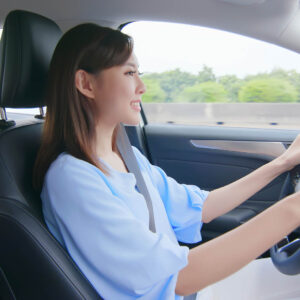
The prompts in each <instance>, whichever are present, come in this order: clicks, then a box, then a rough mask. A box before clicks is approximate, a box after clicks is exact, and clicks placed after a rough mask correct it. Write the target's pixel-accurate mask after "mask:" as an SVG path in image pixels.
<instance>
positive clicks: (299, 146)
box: [278, 134, 300, 171]
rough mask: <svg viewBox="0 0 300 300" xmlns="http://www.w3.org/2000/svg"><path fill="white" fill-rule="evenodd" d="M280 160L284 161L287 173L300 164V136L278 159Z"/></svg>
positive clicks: (299, 135)
mask: <svg viewBox="0 0 300 300" xmlns="http://www.w3.org/2000/svg"><path fill="white" fill-rule="evenodd" d="M278 159H281V160H283V161H284V164H285V167H286V170H287V171H289V170H291V169H293V168H294V167H295V166H296V165H299V164H300V134H298V135H297V137H296V138H295V140H294V141H293V143H292V144H291V145H290V146H289V147H288V148H287V149H286V150H285V152H284V153H282V154H281V155H280V156H279V157H278Z"/></svg>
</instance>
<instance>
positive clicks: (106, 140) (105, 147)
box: [96, 124, 116, 158]
mask: <svg viewBox="0 0 300 300" xmlns="http://www.w3.org/2000/svg"><path fill="white" fill-rule="evenodd" d="M115 126H116V125H115ZM115 126H111V125H106V124H97V126H96V153H97V156H98V157H101V158H104V157H110V156H112V155H114V151H113V149H112V135H113V132H114V129H115Z"/></svg>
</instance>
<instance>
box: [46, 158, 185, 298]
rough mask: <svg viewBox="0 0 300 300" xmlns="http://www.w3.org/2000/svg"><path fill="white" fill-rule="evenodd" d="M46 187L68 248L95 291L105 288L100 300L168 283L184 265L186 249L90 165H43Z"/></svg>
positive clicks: (137, 294)
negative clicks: (131, 206)
mask: <svg viewBox="0 0 300 300" xmlns="http://www.w3.org/2000/svg"><path fill="white" fill-rule="evenodd" d="M47 186H48V189H49V190H50V189H51V195H52V197H51V208H52V211H53V213H54V215H55V216H56V220H57V224H58V226H59V229H60V231H61V233H62V236H63V242H64V244H65V246H66V248H67V250H68V252H69V253H70V254H71V256H72V257H73V259H74V261H75V262H76V263H77V265H78V266H79V268H80V269H81V270H82V271H83V273H84V274H89V276H88V278H89V279H90V280H91V281H92V282H93V283H94V284H96V285H97V286H98V288H99V289H100V290H101V286H102V285H105V287H106V289H103V290H105V291H107V290H108V289H110V292H109V293H110V294H109V295H102V297H104V299H117V298H118V297H117V296H116V297H117V298H114V297H113V296H112V295H113V291H114V290H115V289H119V290H121V294H123V295H126V294H129V295H131V296H141V295H144V294H147V292H149V291H151V289H153V288H154V286H155V285H156V284H158V283H159V282H160V283H161V282H162V281H165V282H166V284H168V283H170V282H173V284H174V281H171V280H170V276H177V274H178V271H179V270H180V269H182V268H184V267H185V266H186V265H187V264H188V258H187V257H188V253H189V248H188V247H187V246H180V245H178V244H175V243H174V242H172V241H171V240H170V238H169V237H168V236H167V235H166V234H163V233H153V232H152V231H150V230H149V228H148V227H147V226H146V225H145V224H144V223H143V222H141V221H140V220H139V219H137V218H136V217H135V216H134V214H133V213H132V211H131V210H130V209H129V207H128V206H127V205H126V203H125V202H124V200H122V199H120V198H119V197H117V196H115V195H114V194H113V193H112V191H111V190H110V189H109V187H108V185H107V184H106V183H105V178H104V175H103V174H102V172H101V171H100V170H99V169H98V168H96V167H94V166H93V165H91V164H88V163H86V162H83V163H78V161H77V160H74V161H72V162H66V161H64V162H63V163H61V164H60V165H56V167H55V169H52V170H49V174H47ZM174 290H175V287H174ZM124 299H125V298H124Z"/></svg>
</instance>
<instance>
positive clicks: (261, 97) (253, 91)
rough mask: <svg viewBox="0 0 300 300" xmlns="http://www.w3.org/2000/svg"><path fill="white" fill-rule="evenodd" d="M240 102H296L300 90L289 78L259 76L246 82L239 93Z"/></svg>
mask: <svg viewBox="0 0 300 300" xmlns="http://www.w3.org/2000/svg"><path fill="white" fill-rule="evenodd" d="M238 99H239V101H240V102H296V101H297V99H298V92H297V90H296V88H295V87H294V86H293V85H292V84H291V83H289V82H288V81H287V80H283V79H278V78H263V77H262V78H257V79H252V80H249V81H248V82H246V83H245V84H244V85H243V86H242V87H241V89H240V90H239V93H238Z"/></svg>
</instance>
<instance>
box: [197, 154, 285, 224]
mask: <svg viewBox="0 0 300 300" xmlns="http://www.w3.org/2000/svg"><path fill="white" fill-rule="evenodd" d="M285 169H286V164H285V163H284V161H283V159H282V158H281V157H278V158H276V159H274V160H272V161H270V162H269V163H267V164H265V165H263V166H261V167H260V168H258V169H256V170H255V171H253V172H251V173H250V174H248V175H246V176H244V177H242V178H240V179H238V180H236V181H234V182H232V183H230V184H227V185H225V186H223V187H220V188H218V189H215V190H212V191H210V193H209V195H208V196H207V200H206V201H205V202H204V204H203V211H202V219H203V222H204V223H208V222H210V221H212V220H213V219H215V218H217V217H219V216H221V215H223V214H225V213H227V212H229V211H230V210H232V209H233V208H235V207H237V206H239V205H240V204H241V203H242V202H244V201H246V200H247V199H249V198H250V197H251V196H252V195H254V194H255V193H256V192H258V191H259V190H260V189H262V188H263V187H264V186H266V185H267V184H268V183H269V182H271V181H272V180H273V179H275V178H276V177H277V176H279V175H280V174H281V173H283V172H284V171H285Z"/></svg>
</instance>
